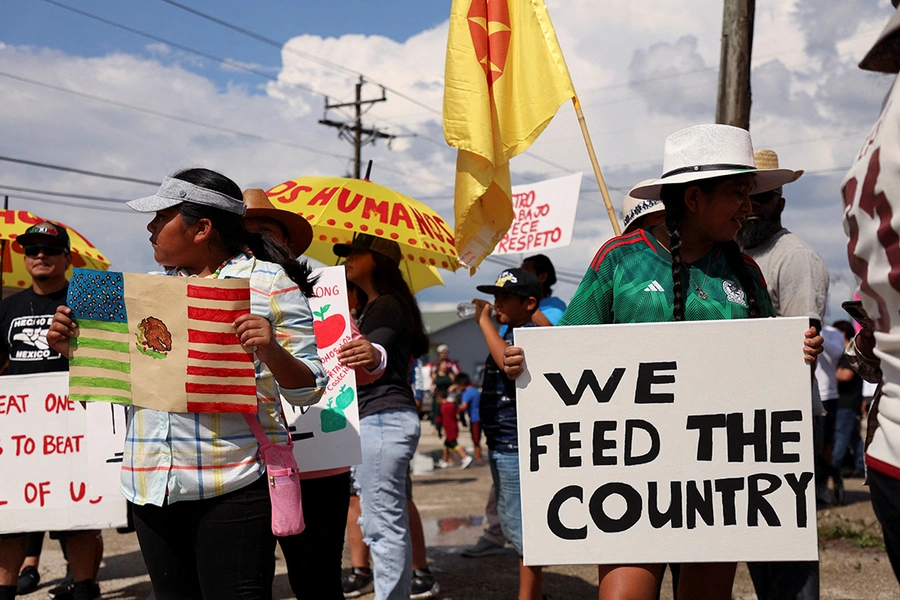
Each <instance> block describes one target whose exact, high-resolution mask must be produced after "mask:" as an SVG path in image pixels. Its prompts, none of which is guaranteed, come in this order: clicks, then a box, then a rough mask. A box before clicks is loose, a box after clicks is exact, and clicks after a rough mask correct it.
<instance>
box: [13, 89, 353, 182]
mask: <svg viewBox="0 0 900 600" xmlns="http://www.w3.org/2000/svg"><path fill="white" fill-rule="evenodd" d="M0 77H7V78H9V79H15V80H17V81H22V82H25V83H29V84H31V85H36V86H39V87H43V88H47V89H51V90H54V91H57V92H63V93H65V94H72V95H73V96H80V97H81V98H87V99H88V100H94V101H96V102H102V103H104V104H110V105H112V106H117V107H119V108H127V109H128V110H134V111H137V112H142V113H146V114H148V115H153V116H155V117H161V118H163V119H170V120H172V121H178V122H179V123H187V124H188V125H195V126H197V127H205V128H207V129H213V130H215V131H221V132H223V133H229V134H231V135H237V136H240V137H245V138H249V139H253V140H257V141H261V142H268V143H270V144H278V145H279V146H287V147H288V148H295V149H297V150H303V151H305V152H312V153H313V154H318V155H322V156H329V157H332V158H338V159H340V160H347V159H349V158H350V157H349V156H344V155H342V154H335V153H333V152H325V151H323V150H320V149H317V148H310V147H308V146H302V145H300V144H295V143H293V142H288V141H285V140H278V139H274V138H269V137H265V136H262V135H258V134H256V133H249V132H246V131H239V130H237V129H230V128H228V127H222V126H221V125H215V124H213V123H204V122H203V121H197V120H195V119H189V118H187V117H181V116H178V115H173V114H170V113H165V112H162V111H158V110H155V109H152V108H145V107H143V106H136V105H134V104H128V103H126V102H120V101H118V100H110V99H109V98H103V97H101V96H95V95H93V94H87V93H85V92H79V91H77V90H72V89H69V88H64V87H61V86H58V85H53V84H51V83H45V82H43V81H38V80H35V79H29V78H27V77H21V76H19V75H13V74H12V73H6V72H3V71H0ZM154 185H158V184H154Z"/></svg>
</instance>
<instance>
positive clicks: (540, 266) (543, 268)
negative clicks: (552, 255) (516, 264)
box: [522, 254, 556, 300]
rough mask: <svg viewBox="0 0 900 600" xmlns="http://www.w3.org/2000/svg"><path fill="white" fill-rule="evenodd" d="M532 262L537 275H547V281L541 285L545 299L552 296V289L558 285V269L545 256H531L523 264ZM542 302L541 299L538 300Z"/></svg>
mask: <svg viewBox="0 0 900 600" xmlns="http://www.w3.org/2000/svg"><path fill="white" fill-rule="evenodd" d="M527 262H530V263H531V264H532V265H534V270H535V271H536V272H537V274H538V275H539V276H540V275H547V280H546V281H544V282H543V283H542V284H541V285H542V286H543V288H544V290H543V291H544V297H545V298H546V297H547V296H552V295H553V290H552V289H550V288H552V287H553V285H554V284H555V283H556V269H555V268H554V267H553V261H551V260H550V259H549V258H547V256H546V255H544V254H535V255H534V256H529V257H527V258H525V259H524V260H523V261H522V264H523V265H524V264H525V263H527ZM538 300H540V298H538Z"/></svg>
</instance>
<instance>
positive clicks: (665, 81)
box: [0, 0, 892, 318]
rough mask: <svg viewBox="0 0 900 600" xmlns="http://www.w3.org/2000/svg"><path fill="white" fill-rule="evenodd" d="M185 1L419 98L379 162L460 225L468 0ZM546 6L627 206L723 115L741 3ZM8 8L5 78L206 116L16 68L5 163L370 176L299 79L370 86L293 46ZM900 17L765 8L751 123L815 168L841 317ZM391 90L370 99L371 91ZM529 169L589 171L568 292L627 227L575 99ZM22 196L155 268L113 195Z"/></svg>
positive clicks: (144, 7) (873, 4) (19, 204)
mask: <svg viewBox="0 0 900 600" xmlns="http://www.w3.org/2000/svg"><path fill="white" fill-rule="evenodd" d="M54 1H55V0H54ZM60 1H61V2H64V3H68V4H70V5H72V6H75V5H76V0H60ZM178 1H180V2H183V3H184V4H187V5H188V6H190V7H193V8H195V9H197V10H200V11H203V12H207V13H210V14H213V15H215V16H216V17H219V18H221V19H223V20H225V21H229V22H233V23H236V24H239V25H241V26H243V27H245V28H247V29H249V30H252V31H254V32H258V33H260V34H262V35H265V36H266V37H269V38H272V39H274V40H276V41H278V42H279V43H281V44H289V47H290V48H291V49H293V50H295V51H299V53H300V54H308V55H314V56H316V57H320V58H323V59H327V60H329V61H332V62H334V63H337V64H339V65H342V67H345V68H348V69H350V70H351V71H355V72H362V73H364V74H365V75H366V77H367V78H368V79H370V80H374V81H378V82H380V83H383V84H385V85H387V86H389V87H390V88H392V89H393V90H396V92H399V93H394V92H389V93H388V102H385V103H381V104H378V105H377V106H375V107H373V108H372V110H371V112H369V113H368V114H367V115H366V123H367V124H369V125H376V126H377V127H379V128H380V129H383V130H386V131H389V132H391V133H394V134H398V135H402V136H404V137H402V138H399V139H398V140H396V141H395V143H394V144H393V145H392V147H391V148H390V149H389V148H388V147H387V145H386V144H383V143H379V144H378V145H376V146H374V147H373V146H368V147H366V148H365V149H364V151H363V153H364V158H365V159H368V158H372V159H374V160H375V171H374V174H373V180H375V181H377V182H379V183H382V184H384V185H387V186H389V187H394V188H396V189H398V191H401V192H403V193H406V194H408V195H411V196H413V197H416V198H420V199H423V200H424V201H426V202H427V203H428V204H430V205H431V206H432V207H433V208H435V209H436V210H437V211H438V212H439V213H441V214H442V215H445V216H446V217H447V218H448V220H450V221H452V215H453V206H452V195H453V182H454V163H455V151H454V150H453V149H451V148H449V147H448V146H447V145H446V144H445V143H444V142H443V134H442V129H441V121H440V110H441V104H442V99H443V94H442V87H443V67H444V52H445V48H446V40H447V25H446V23H447V18H448V15H449V7H450V2H449V1H448V0H441V1H435V0H419V1H412V0H391V1H390V2H385V1H382V2H371V1H369V2H363V1H340V0H329V1H327V2H308V1H307V2H296V1H295V2H288V1H287V0H285V1H254V2H248V1H246V0H243V1H240V2H239V1H236V0H220V1H216V2H213V1H211V0H178ZM546 3H547V6H548V9H549V11H550V14H551V16H552V18H553V23H554V26H555V28H556V31H557V35H558V37H559V40H560V45H561V47H562V50H563V53H564V55H565V57H566V61H567V63H568V65H569V70H570V72H571V74H572V78H573V81H574V83H575V86H576V89H577V90H578V92H579V96H580V98H581V102H582V105H583V106H584V108H585V115H586V117H587V121H588V125H589V128H590V130H591V133H592V135H593V138H594V143H595V147H596V150H597V154H598V157H599V160H600V164H601V166H602V168H603V171H604V176H605V177H606V181H607V183H608V184H609V185H610V187H611V192H612V193H611V195H612V199H613V203H614V205H615V206H616V208H618V207H619V206H620V205H621V201H622V198H623V196H624V192H625V191H626V190H627V189H628V188H630V187H631V186H632V185H634V184H635V183H637V182H638V181H640V180H643V179H647V178H650V177H657V176H659V174H660V169H661V158H662V147H663V142H664V140H665V137H666V136H667V135H669V134H670V133H672V132H674V131H677V130H678V129H681V128H683V127H687V126H690V125H694V124H697V123H704V122H711V121H712V120H713V119H714V114H715V87H716V78H717V63H718V58H719V47H720V43H719V39H720V32H721V10H722V3H721V0H681V1H673V2H666V3H659V2H658V1H657V0H629V2H598V1H597V0H546ZM6 4H7V5H5V6H4V10H3V18H2V19H0V74H2V73H8V74H13V75H15V76H17V77H26V78H30V79H33V80H35V81H39V82H43V83H45V84H50V85H56V86H59V87H63V88H66V89H68V90H72V91H76V92H79V93H81V94H89V95H93V96H98V97H102V98H106V99H108V100H111V101H114V102H119V103H126V104H129V105H132V106H139V107H144V108H146V109H152V110H155V111H160V112H163V113H166V114H170V115H175V116H178V117H182V118H187V119H191V120H194V121H198V122H201V123H200V124H186V123H183V122H179V121H173V120H171V119H166V118H163V117H160V116H158V115H150V114H147V113H146V112H140V111H135V110H132V109H128V108H122V107H121V106H113V105H110V104H108V103H103V102H99V101H97V100H96V99H88V98H84V97H83V96H76V95H73V94H68V93H64V92H60V91H54V90H49V89H47V88H46V87H40V86H37V85H35V84H34V83H26V82H23V81H21V80H13V79H10V78H8V77H2V76H0V105H2V106H3V110H2V111H0V131H2V132H3V135H2V136H0V155H3V156H12V157H18V158H23V159H29V160H36V161H42V162H47V163H53V164H59V165H65V166H69V167H74V168H79V169H86V170H92V171H100V172H105V173H115V174H120V175H127V176H132V177H140V178H145V179H151V180H157V181H159V180H161V179H162V177H164V176H165V175H167V174H171V173H172V172H174V171H176V170H178V169H179V168H183V167H185V166H194V165H202V166H207V167H210V168H215V169H217V170H219V171H221V172H223V173H225V174H226V175H228V176H230V177H231V178H232V179H234V180H235V181H236V182H237V183H238V184H239V185H241V186H242V187H263V188H266V189H268V188H270V187H273V186H274V185H276V184H278V183H280V182H281V181H284V180H286V179H291V178H294V177H298V176H302V175H315V174H323V175H325V174H327V175H343V174H345V173H346V172H347V169H348V167H349V166H350V161H349V156H350V154H351V147H350V145H349V144H347V143H346V142H344V141H341V140H339V139H337V136H336V134H335V132H334V130H331V129H328V128H325V127H323V126H321V125H319V124H318V119H319V118H320V117H321V115H322V109H323V104H324V98H323V97H322V96H321V95H315V94H310V93H308V92H304V91H300V90H298V89H297V88H298V86H303V87H308V88H313V89H315V90H318V91H321V92H323V93H326V94H328V95H329V96H331V97H332V98H333V99H347V98H349V97H350V96H351V95H352V93H353V85H354V84H355V83H356V78H357V76H356V75H353V74H348V73H347V72H341V71H340V69H338V70H335V69H331V68H327V67H325V66H323V65H322V64H321V61H320V62H316V61H310V60H308V59H306V58H304V57H303V56H301V55H299V54H297V53H294V52H282V51H280V50H279V49H278V48H273V47H270V46H267V45H265V44H263V43H260V42H258V41H255V40H253V39H250V38H248V37H247V36H244V35H241V34H239V33H236V32H233V31H230V30H228V29H225V28H223V27H221V26H220V25H217V24H214V23H211V22H208V21H206V20H204V19H202V18H200V17H197V16H195V15H191V14H189V13H187V12H185V11H183V10H181V9H178V8H176V7H174V6H172V5H170V4H167V3H166V2H164V1H163V0H143V1H139V2H135V1H127V2H126V1H122V0H80V1H78V2H77V7H78V8H79V9H81V10H84V11H87V12H91V13H94V14H97V15H100V16H102V17H103V18H106V19H109V20H112V21H116V22H120V23H123V24H125V25H128V26H131V27H134V28H138V29H141V30H145V31H147V32H150V33H152V34H154V35H156V36H159V37H161V38H164V39H167V40H170V41H171V42H175V43H178V44H183V45H186V46H190V47H193V48H196V49H198V50H200V51H202V52H205V53H208V54H210V55H215V56H219V57H222V58H225V59H228V60H231V61H236V62H240V63H242V64H246V65H250V66H251V67H252V68H255V69H258V70H260V71H262V72H264V73H265V74H267V75H268V76H270V77H271V78H276V79H277V80H278V81H277V82H275V81H272V80H270V79H266V78H264V77H259V76H256V75H250V74H247V73H245V72H243V71H239V70H235V69H233V68H225V67H223V66H222V65H220V64H218V63H216V62H211V61H209V60H202V59H198V58H197V57H196V56H194V55H191V54H189V53H185V52H183V51H180V50H178V49H176V48H172V47H168V46H166V45H164V44H160V43H157V42H152V41H150V40H147V39H145V38H142V37H139V36H136V35H134V34H132V33H126V32H123V31H121V30H118V29H116V28H113V27H110V26H109V25H105V24H102V23H98V22H96V21H93V20H91V19H88V18H86V17H84V16H81V15H77V14H73V13H71V12H70V11H67V10H64V9H62V8H59V7H58V6H54V5H51V4H49V3H48V2H45V1H44V0H18V1H15V2H8V3H6ZM891 10H892V8H891V5H890V2H888V0H879V1H875V0H758V1H757V3H756V11H757V12H756V31H755V39H754V46H753V48H754V55H753V62H752V69H753V74H752V81H753V102H754V103H753V113H752V118H751V133H752V135H753V140H754V144H755V146H756V147H757V148H764V147H768V148H773V149H775V150H776V151H777V152H778V153H779V156H780V158H781V162H782V165H783V166H787V167H790V168H794V169H805V170H806V171H807V175H804V176H803V177H802V178H801V179H800V180H799V181H798V182H797V183H795V184H792V185H791V186H789V188H787V189H786V190H785V196H786V197H787V198H788V207H787V210H786V212H785V215H784V222H785V224H786V225H787V226H788V227H789V228H790V229H791V230H793V231H795V232H797V233H798V234H800V235H801V237H803V238H804V239H806V240H807V241H809V242H810V243H811V244H812V245H813V246H814V247H815V248H816V249H817V250H818V251H819V253H820V254H822V256H823V257H824V258H825V260H826V263H827V264H828V266H829V269H830V271H831V273H832V280H833V282H834V283H835V285H833V286H832V306H838V305H839V303H840V300H841V299H843V298H845V297H847V296H848V294H849V292H850V290H851V288H852V277H851V276H850V274H849V269H848V268H847V264H846V251H845V249H844V246H845V240H844V234H843V231H842V227H841V203H840V196H839V185H840V181H841V179H842V177H843V169H844V168H846V167H847V166H848V165H849V164H850V163H851V162H852V159H853V157H854V156H855V154H856V150H857V149H858V148H859V144H860V143H861V141H862V139H863V138H864V137H865V134H866V133H867V131H868V129H869V128H870V126H871V124H872V123H873V122H874V121H875V119H876V117H877V114H878V111H879V106H880V103H881V100H882V98H883V97H884V94H885V92H886V90H887V89H888V86H889V84H890V81H891V78H886V77H882V76H878V75H873V74H868V73H863V72H861V71H859V69H857V67H856V63H857V62H858V60H859V58H860V57H861V56H862V54H863V53H864V52H865V51H866V49H867V48H868V47H869V46H870V45H871V43H872V42H873V41H874V39H875V37H876V36H877V34H878V32H879V31H880V30H881V28H882V27H883V26H884V23H885V22H886V20H887V18H888V17H889V15H890V12H891ZM378 93H379V90H378V89H377V88H375V87H367V89H366V96H367V97H369V96H370V95H376V94H378ZM409 98H414V99H415V101H416V102H415V103H413V102H410V101H409ZM332 116H335V117H339V115H332ZM204 123H205V124H206V125H204ZM210 126H213V127H210ZM214 127H226V128H229V129H231V130H235V131H241V132H247V133H251V134H255V135H260V136H263V137H264V138H266V139H264V140H253V139H249V138H247V137H245V136H244V137H242V136H240V135H236V134H234V133H228V132H223V131H221V130H220V129H215V128H214ZM412 136H414V137H412ZM285 143H287V145H285ZM298 145H299V146H303V148H298V147H297V146H298ZM547 159H549V160H550V161H552V163H554V164H555V165H559V166H558V167H557V166H551V165H550V164H548V163H547V162H546V160H547ZM511 169H512V175H513V184H518V183H525V182H528V181H534V180H538V179H549V178H553V177H559V176H561V175H564V174H566V173H569V172H576V171H582V172H584V173H585V174H586V175H585V177H584V183H583V186H582V194H581V199H580V203H579V207H578V215H577V220H576V226H575V233H574V237H573V243H572V245H571V246H570V247H568V248H565V249H560V250H553V251H551V252H550V253H549V255H550V257H551V259H552V260H553V261H554V262H555V263H556V264H557V268H558V269H559V270H562V271H566V272H568V273H569V274H570V276H569V277H568V279H567V281H561V282H560V283H559V284H558V289H557V292H558V294H559V295H560V296H561V297H563V298H564V299H568V298H569V297H570V296H571V294H572V293H573V292H574V290H575V284H574V283H572V281H574V280H577V278H578V277H579V274H580V273H583V272H584V269H585V267H586V265H587V264H588V263H589V261H590V258H591V257H592V256H593V254H594V252H595V251H596V249H597V248H598V247H599V246H600V245H601V244H602V243H603V242H604V241H605V240H606V239H608V238H609V237H610V235H611V234H612V230H611V227H610V225H609V222H608V220H607V217H606V213H605V210H603V208H602V204H601V201H600V195H599V193H598V190H597V184H596V182H595V181H593V180H592V177H591V169H590V164H589V162H588V158H587V153H586V152H585V150H584V146H583V144H582V142H581V139H580V133H579V130H578V127H577V123H576V120H575V118H574V114H573V111H572V108H571V106H568V105H565V106H563V107H562V108H561V109H560V111H559V113H558V115H557V117H556V118H555V119H554V121H553V122H552V123H551V125H550V127H548V129H547V130H546V131H545V132H544V133H543V134H542V135H541V137H540V138H539V139H538V141H537V142H536V143H535V144H534V146H532V148H531V149H529V151H527V152H526V153H525V154H523V155H522V156H520V157H516V158H515V159H513V161H512V163H511ZM3 185H6V186H18V187H30V188H35V189H41V190H49V191H56V192H60V193H80V194H87V195H95V196H103V197H109V198H135V197H139V196H142V195H145V194H146V193H147V192H148V191H149V190H150V189H152V188H148V187H147V186H140V185H136V184H129V183H124V182H114V181H109V180H102V179H95V178H87V177H81V176H76V175H72V174H66V173H61V172H58V171H49V170H43V169H36V168H33V167H24V166H20V165H14V164H10V163H5V162H0V193H3V192H4V190H3V189H2V186H3ZM10 195H11V196H13V198H12V200H11V203H12V207H13V208H17V209H21V208H25V209H27V210H30V211H32V212H34V213H36V214H39V215H41V216H44V217H46V218H53V219H57V220H60V221H62V222H64V223H68V224H70V225H72V226H73V227H75V228H76V229H78V230H79V231H81V232H82V233H84V234H85V235H86V236H87V237H88V238H89V239H91V241H93V242H94V243H95V244H96V245H97V246H98V247H100V248H101V249H102V250H103V251H104V252H105V254H107V255H108V256H109V257H111V258H112V260H113V268H114V269H116V270H124V271H137V272H141V271H147V270H151V269H154V268H155V265H153V263H152V256H151V253H150V251H149V245H148V244H146V241H145V240H146V238H147V233H146V231H145V229H144V228H145V225H146V218H145V217H144V216H142V215H141V216H139V215H132V214H128V213H122V212H108V211H107V210H106V209H108V208H109V207H110V205H109V203H105V204H104V203H100V202H94V201H90V200H82V201H78V203H77V204H78V206H76V205H75V204H76V203H75V201H73V200H71V199H69V200H64V199H59V198H57V199H56V200H53V201H50V200H51V198H48V197H47V196H44V199H43V200H40V201H39V200H35V199H34V198H33V197H32V199H28V200H25V199H22V198H17V197H15V194H14V193H13V192H10ZM60 203H62V204H60ZM500 269H501V267H500V266H499V265H497V264H490V265H487V264H486V265H485V267H484V268H483V269H481V270H480V271H479V272H478V273H477V274H476V275H475V277H473V278H470V277H469V276H468V274H467V273H465V272H464V271H460V272H458V273H456V274H449V273H447V274H445V280H446V282H447V286H446V287H444V288H432V289H428V290H425V291H424V292H422V293H421V294H419V296H418V297H419V301H420V303H422V305H423V307H425V308H426V310H427V309H441V308H450V307H452V306H453V305H455V303H456V302H459V301H460V300H463V299H469V298H471V297H472V295H473V292H474V289H473V288H474V286H475V285H477V284H481V283H486V282H488V281H491V280H493V278H494V277H495V276H496V274H497V272H499V270H500ZM835 318H837V317H835Z"/></svg>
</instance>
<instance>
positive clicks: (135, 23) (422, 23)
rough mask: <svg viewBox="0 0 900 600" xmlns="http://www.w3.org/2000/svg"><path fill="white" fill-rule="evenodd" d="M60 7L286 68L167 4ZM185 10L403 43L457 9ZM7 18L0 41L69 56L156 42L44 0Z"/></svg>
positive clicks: (277, 55)
mask: <svg viewBox="0 0 900 600" xmlns="http://www.w3.org/2000/svg"><path fill="white" fill-rule="evenodd" d="M56 1H57V0H54V2H56ZM57 3H58V4H64V5H69V6H71V7H74V8H77V9H79V10H81V11H84V12H88V13H92V14H94V15H97V16H100V17H102V18H105V19H107V20H109V21H115V22H117V23H121V24H123V25H127V26H129V27H132V28H134V29H139V30H142V31H146V32H148V33H151V34H153V35H156V36H158V37H161V38H166V39H169V40H172V41H173V42H176V43H179V44H183V45H185V46H189V47H192V48H196V49H198V50H202V51H203V52H206V53H207V54H211V55H214V56H219V57H223V58H225V57H227V58H230V59H234V60H238V61H242V62H246V63H251V64H254V65H261V66H263V67H266V68H269V69H272V74H273V75H274V74H277V72H278V69H279V68H280V66H281V52H280V50H279V49H278V48H274V47H272V46H270V45H267V44H265V43H262V42H259V41H257V40H254V39H251V38H249V37H247V36H245V35H242V34H240V33H238V32H234V31H229V30H228V29H225V28H223V27H221V26H220V25H218V24H216V23H213V22H210V21H209V20H207V19H204V18H201V17H199V16H197V15H194V14H191V13H189V12H186V11H185V10H183V9H181V8H178V7H176V6H173V5H170V4H167V3H165V2H163V1H162V0H141V1H138V2H133V1H121V0H77V1H75V0H59V1H58V2H57ZM180 4H183V5H185V6H189V7H190V8H193V9H195V10H197V11H200V12H204V13H207V14H210V15H213V16H215V17H217V18H220V19H222V20H224V21H228V22H229V23H234V24H237V25H240V26H241V27H244V28H246V29H248V30H251V31H254V32H258V33H260V34H262V35H264V36H265V37H267V38H270V39H272V40H275V41H278V42H281V43H284V42H286V41H287V40H288V39H290V38H291V37H294V36H297V35H301V34H310V35H317V36H321V37H339V36H342V35H345V34H366V35H380V36H384V37H387V38H390V39H392V40H395V41H398V42H403V41H405V40H406V39H408V38H409V37H410V36H412V35H415V34H416V33H419V32H421V31H423V30H424V29H428V28H431V27H434V26H435V25H437V24H438V23H440V22H442V21H444V20H446V19H447V17H448V15H449V12H450V3H449V2H446V1H443V0H427V1H417V0H390V2H371V1H369V2H366V1H364V0H328V1H326V2H312V1H309V0H305V1H290V0H253V1H252V2H248V1H247V0H215V1H213V0H184V1H183V2H180ZM248 7H252V10H248ZM3 12H4V14H3V19H2V20H0V39H2V40H3V41H4V42H5V43H8V44H13V45H19V44H27V45H35V46H42V47H47V48H56V49H59V50H62V51H64V52H67V53H70V54H76V55H80V56H84V57H98V56H105V55H108V54H111V53H118V52H125V53H130V54H137V55H146V54H147V52H146V46H147V45H148V44H152V43H153V42H152V41H150V40H148V39H146V38H144V37H141V36H139V35H136V34H134V33H130V32H128V31H124V30H122V29H119V28H116V27H113V26H110V25H108V24H105V23H101V22H99V21H97V20H94V19H91V18H89V17H86V16H83V15H80V14H76V13H74V12H71V11H68V10H66V9H64V8H61V7H60V6H56V5H54V4H51V3H49V2H45V1H43V0H18V1H16V2H12V3H11V4H10V5H9V6H7V7H5V8H4V11H3ZM192 67H193V68H194V69H195V70H197V71H198V72H203V73H204V74H206V76H208V77H210V78H211V79H212V80H213V81H215V82H216V83H217V84H218V85H220V86H223V85H226V84H228V83H229V82H235V81H237V82H246V83H247V84H248V85H251V86H253V85H256V84H258V83H259V81H260V80H259V79H258V78H256V77H254V76H253V75H249V74H247V75H245V74H242V73H241V72H239V71H238V72H234V71H229V72H223V71H222V69H220V68H219V65H218V64H216V63H212V62H210V61H202V62H201V63H200V64H194V65H192Z"/></svg>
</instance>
